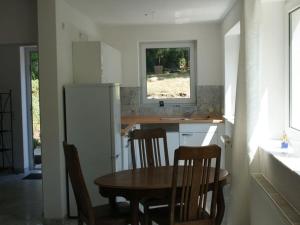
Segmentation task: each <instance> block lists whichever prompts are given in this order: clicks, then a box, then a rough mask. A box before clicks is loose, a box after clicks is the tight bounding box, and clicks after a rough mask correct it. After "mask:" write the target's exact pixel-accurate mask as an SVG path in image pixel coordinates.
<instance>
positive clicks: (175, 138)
mask: <svg viewBox="0 0 300 225" xmlns="http://www.w3.org/2000/svg"><path fill="white" fill-rule="evenodd" d="M167 143H168V153H169V163H170V165H173V162H174V152H175V150H176V149H177V148H179V132H167Z"/></svg>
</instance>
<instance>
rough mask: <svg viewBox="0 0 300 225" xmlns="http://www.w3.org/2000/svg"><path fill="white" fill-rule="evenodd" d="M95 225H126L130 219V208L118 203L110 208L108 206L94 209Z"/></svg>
mask: <svg viewBox="0 0 300 225" xmlns="http://www.w3.org/2000/svg"><path fill="white" fill-rule="evenodd" d="M94 212H95V216H96V225H127V224H128V223H129V218H130V207H129V204H128V203H126V202H118V203H116V206H114V207H112V206H111V205H109V204H106V205H100V206H96V207H94Z"/></svg>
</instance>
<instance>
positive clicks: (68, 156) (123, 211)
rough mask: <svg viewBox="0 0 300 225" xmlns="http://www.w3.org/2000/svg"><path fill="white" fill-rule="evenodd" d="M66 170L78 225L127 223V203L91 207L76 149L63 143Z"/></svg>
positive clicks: (116, 224)
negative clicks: (71, 189)
mask: <svg viewBox="0 0 300 225" xmlns="http://www.w3.org/2000/svg"><path fill="white" fill-rule="evenodd" d="M64 153H65V161H66V168H67V171H68V174H69V176H70V180H71V184H72V187H73V191H74V195H75V199H76V203H77V207H78V224H79V225H82V224H83V222H84V223H85V224H87V225H126V224H128V223H129V213H130V208H129V205H128V204H127V203H116V204H115V205H113V206H111V205H109V204H107V205H101V206H96V207H93V206H92V202H91V199H90V196H89V193H88V190H87V187H86V184H85V181H84V177H83V174H82V171H81V167H80V161H79V157H78V152H77V149H76V147H75V146H74V145H69V144H66V143H64Z"/></svg>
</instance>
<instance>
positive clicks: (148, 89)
mask: <svg viewBox="0 0 300 225" xmlns="http://www.w3.org/2000/svg"><path fill="white" fill-rule="evenodd" d="M194 51H195V44H194V42H193V41H188V42H157V43H142V44H141V45H140V55H141V82H142V98H143V103H156V102H158V101H164V102H166V103H195V87H196V81H195V67H194V65H195V53H194Z"/></svg>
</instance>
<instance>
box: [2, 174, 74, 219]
mask: <svg viewBox="0 0 300 225" xmlns="http://www.w3.org/2000/svg"><path fill="white" fill-rule="evenodd" d="M24 176H25V175H24V174H19V175H0V224H1V225H45V223H43V219H42V218H43V216H42V181H41V180H22V178H23V177H24ZM63 224H64V225H75V224H77V223H76V221H74V220H70V221H65V222H64V223H63ZM47 225H52V224H51V223H47ZM55 225H58V223H55Z"/></svg>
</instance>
